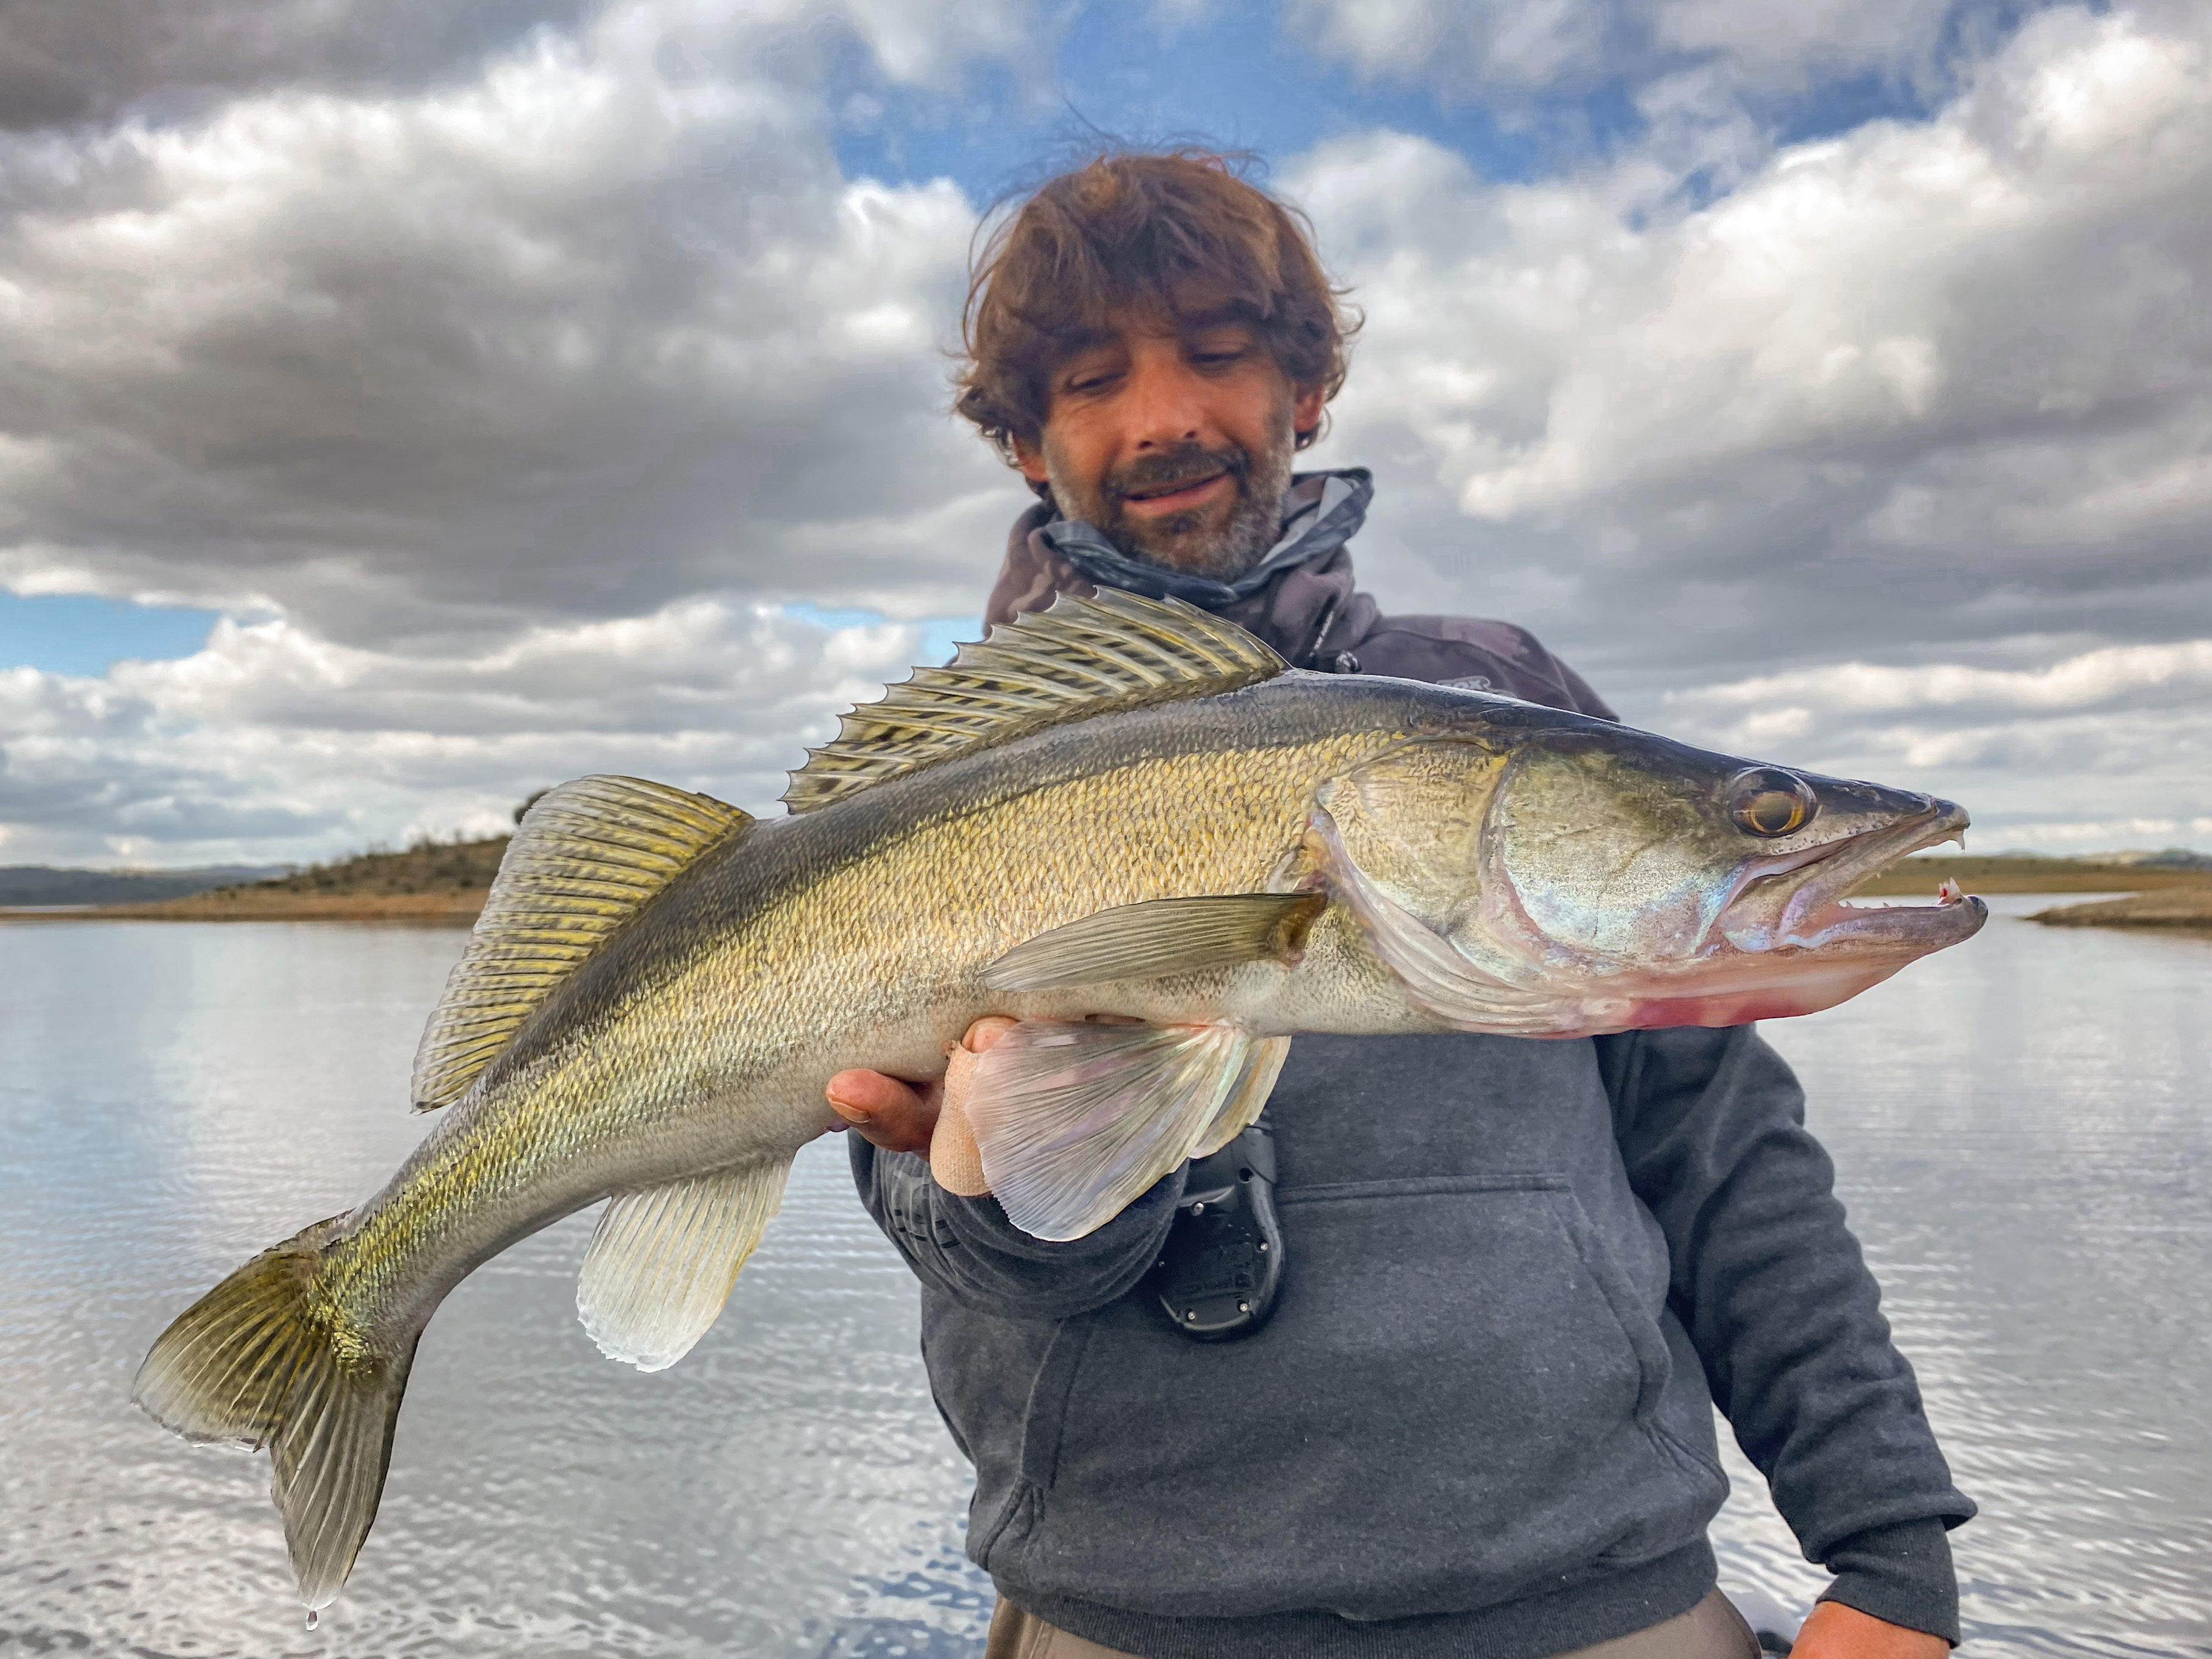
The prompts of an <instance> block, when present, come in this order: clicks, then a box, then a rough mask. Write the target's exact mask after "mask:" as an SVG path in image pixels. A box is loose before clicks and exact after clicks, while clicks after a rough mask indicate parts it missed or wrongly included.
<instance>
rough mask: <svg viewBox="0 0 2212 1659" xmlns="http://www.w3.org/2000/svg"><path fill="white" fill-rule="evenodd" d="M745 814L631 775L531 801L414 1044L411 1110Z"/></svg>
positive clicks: (476, 1058) (453, 1081) (430, 1099)
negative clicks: (462, 949) (442, 995)
mask: <svg viewBox="0 0 2212 1659" xmlns="http://www.w3.org/2000/svg"><path fill="white" fill-rule="evenodd" d="M752 821H753V820H752V817H751V815H750V813H746V812H741V811H738V809H737V808H736V807H734V806H726V805H723V804H722V803H721V802H720V801H718V800H716V799H714V798H713V797H711V796H708V795H693V794H687V793H684V791H683V790H681V789H671V787H668V785H666V784H665V783H647V782H646V781H644V780H643V779H641V778H610V777H592V778H578V779H577V780H576V781H574V782H573V783H564V784H562V786H561V787H559V788H557V789H554V790H550V791H548V792H547V793H546V794H545V795H544V798H543V799H540V800H539V801H538V804H537V805H535V806H533V807H532V808H531V809H530V812H529V815H528V816H527V817H525V818H524V819H523V821H522V827H521V829H519V830H517V831H516V832H515V837H514V840H513V842H510V843H509V844H508V846H507V856H506V857H504V858H503V859H501V860H500V865H499V874H498V875H497V876H496V877H495V878H494V879H493V881H492V884H491V896H490V897H489V899H487V900H486V901H485V902H484V908H483V915H481V916H479V917H478V918H477V926H476V932H475V933H473V934H472V935H471V937H470V939H469V948H468V949H467V951H465V952H464V953H463V954H462V957H461V959H460V961H459V963H457V964H455V966H454V969H453V973H452V975H450V976H449V977H448V978H447V981H446V994H445V998H444V1000H442V1001H441V1002H440V1003H439V1005H438V1012H436V1013H435V1014H433V1015H431V1016H430V1023H429V1024H428V1025H427V1026H425V1027H424V1028H423V1030H422V1044H421V1046H420V1047H418V1048H416V1051H415V1081H414V1089H413V1093H414V1099H415V1109H416V1111H418V1112H420V1111H428V1110H429V1109H431V1108H433V1107H435V1106H444V1105H447V1104H448V1103H451V1102H453V1101H456V1100H459V1098H460V1097H462V1096H463V1095H464V1094H465V1093H467V1092H468V1088H469V1085H471V1083H473V1082H475V1081H476V1080H477V1073H481V1072H482V1071H483V1068H484V1067H485V1066H487V1065H489V1063H490V1061H491V1057H492V1056H493V1055H494V1054H497V1053H498V1052H499V1051H500V1050H501V1048H505V1047H506V1046H507V1042H508V1040H509V1039H511V1038H512V1037H513V1036H514V1034H515V1032H517V1031H518V1030H520V1029H521V1028H522V1025H523V1023H524V1022H525V1021H526V1020H527V1019H528V1018H530V1016H531V1015H532V1014H533V1013H535V1012H538V1007H539V1006H540V1005H541V1004H543V1003H544V1000H545V999H546V998H547V997H548V996H550V994H552V991H553V987H555V986H556V985H558V984H560V983H561V981H562V980H564V979H566V978H568V975H571V974H573V973H574V972H575V971H576V969H577V968H578V967H579V966H580V965H581V964H582V963H583V961H584V959H585V958H586V957H588V956H590V955H591V954H592V951H596V950H598V949H599V946H600V945H601V944H602V943H604V942H605V939H606V937H607V935H608V934H610V933H613V932H614V930H615V929H616V928H617V927H621V926H622V924H623V922H625V921H629V919H630V917H631V916H633V915H636V914H637V911H638V909H639V908H640V907H641V906H642V905H643V904H644V903H645V902H646V901H647V899H649V898H651V897H652V896H653V895H654V894H655V893H658V892H659V891H660V890H661V889H662V888H664V887H665V886H667V885H668V884H669V883H670V882H671V881H673V880H674V879H675V878H677V876H678V874H680V873H681V872H683V871H684V870H685V869H687V868H689V867H690V865H691V864H692V863H693V862H695V861H696V860H697V859H698V858H699V857H700V855H701V854H703V853H705V852H706V851H708V848H713V847H716V846H719V845H720V843H721V842H725V841H726V840H728V839H729V838H730V837H731V836H734V835H738V834H739V833H741V832H742V831H743V830H744V829H745V827H746V826H747V825H748V824H750V823H752Z"/></svg>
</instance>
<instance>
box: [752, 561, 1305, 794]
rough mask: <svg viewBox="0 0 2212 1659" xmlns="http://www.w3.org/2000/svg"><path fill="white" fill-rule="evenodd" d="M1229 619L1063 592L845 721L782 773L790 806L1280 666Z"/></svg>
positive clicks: (1198, 693)
mask: <svg viewBox="0 0 2212 1659" xmlns="http://www.w3.org/2000/svg"><path fill="white" fill-rule="evenodd" d="M1287 667H1289V664H1287V663H1285V661H1284V660H1283V659H1281V658H1280V657H1279V656H1277V655H1276V654H1275V653H1273V651H1271V650H1269V649H1268V648H1267V646H1266V645H1264V644H1263V643H1261V641H1258V640H1256V639H1255V638H1254V637H1253V636H1252V635H1249V634H1248V633H1246V632H1245V631H1244V630H1243V629H1241V628H1239V627H1237V624H1236V623H1230V622H1224V621H1223V620H1222V619H1221V618H1220V617H1214V616H1209V615H1208V614H1207V613H1206V612H1205V611H1200V610H1199V609H1197V608H1196V607H1195V606H1194V605H1185V604H1183V603H1182V600H1180V599H1143V598H1140V597H1139V596H1138V595H1137V594H1134V593H1125V592H1121V591H1120V590H1119V589H1117V588H1111V587H1102V588H1100V589H1099V590H1098V592H1097V596H1096V597H1095V598H1092V599H1077V598H1076V597H1075V596H1074V595H1073V594H1070V593H1063V594H1061V595H1060V598H1059V599H1057V600H1056V601H1054V604H1053V605H1052V608H1051V609H1050V610H1048V611H1031V612H1030V613H1029V614H1027V615H1025V616H1020V617H1015V618H1014V620H1013V621H1012V622H1011V623H1002V624H1000V626H998V627H995V628H994V629H991V632H990V636H989V637H988V638H987V639H986V640H985V641H983V642H982V643H981V644H980V645H963V646H962V647H960V654H959V655H958V656H957V657H955V658H954V659H952V662H951V665H950V666H949V667H945V668H917V669H916V670H915V671H914V674H913V677H912V678H909V679H908V680H906V681H905V682H904V683H903V684H898V685H894V686H892V687H891V688H890V690H888V691H886V692H885V693H884V696H882V697H881V698H880V699H879V700H878V701H877V702H872V703H866V704H863V705H862V706H861V707H860V708H855V709H854V711H853V712H852V713H851V714H848V715H846V716H845V719H844V723H843V724H842V726H840V727H839V728H838V732H837V736H836V738H835V739H834V740H833V741H831V742H829V743H827V744H823V746H822V747H821V748H819V749H813V750H808V751H807V755H808V758H807V762H806V764H805V766H803V767H801V768H800V769H799V770H798V771H796V772H793V774H792V775H791V787H790V788H788V789H787V790H785V791H784V793H783V799H784V805H787V806H788V807H789V808H790V809H791V810H792V811H794V812H811V811H814V810H815V809H816V808H817V807H821V806H828V805H831V804H832V803H833V802H836V801H841V800H842V799H845V797H846V796H848V795H850V794H852V793H854V792H855V791H858V790H861V789H865V788H866V787H868V786H869V785H870V784H872V783H878V782H880V781H883V780H884V779H885V778H888V777H896V776H897V775H900V774H902V773H906V772H918V771H920V770H921V769H922V768H924V767H926V766H935V765H937V764H939V763H941V762H944V761H949V760H952V759H955V758H957V757H959V756H962V755H968V754H973V753H975V751H976V750H981V749H990V748H995V747H996V746H997V745H998V744H1002V743H1007V742H1011V741H1012V739H1013V738H1018V737H1024V736H1026V735H1027V734H1028V733H1030V732H1038V731H1042V730H1043V729H1044V728H1045V727H1046V726H1059V725H1061V724H1063V723H1065V722H1066V721H1069V720H1088V719H1089V718H1091V716H1092V715H1094V714H1108V713H1111V712H1113V711H1115V710H1117V709H1124V708H1143V707H1144V706H1146V704H1149V703H1157V702H1178V701H1180V700H1182V698H1185V697H1206V696H1213V695H1214V694H1216V693H1217V692H1222V691H1234V690H1237V688H1238V687H1239V686H1245V685H1250V684H1255V682H1257V681H1260V680H1267V679H1273V678H1274V677H1275V676H1276V675H1278V674H1279V673H1281V672H1283V671H1284V670H1285V669H1286V668H1287Z"/></svg>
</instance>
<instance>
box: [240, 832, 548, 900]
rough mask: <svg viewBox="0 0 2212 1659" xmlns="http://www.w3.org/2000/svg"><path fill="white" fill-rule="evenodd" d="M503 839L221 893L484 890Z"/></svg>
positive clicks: (356, 860)
mask: <svg viewBox="0 0 2212 1659" xmlns="http://www.w3.org/2000/svg"><path fill="white" fill-rule="evenodd" d="M507 839H508V838H507V836H487V837H486V838H485V839H483V841H418V842H416V843H415V844H414V845H413V846H412V847H410V848H407V850H406V851H405V852H404V853H356V854H354V856H353V857H351V858H349V859H338V860H335V861H334V862H332V863H330V864H311V865H309V866H307V868H306V869H304V870H295V871H294V872H291V873H290V874H289V875H279V876H276V877H275V878H273V879H261V880H257V881H253V882H252V883H239V884H233V885H231V886H228V887H226V888H224V889H222V890H223V891H226V892H237V893H240V894H245V893H320V894H337V893H344V894H361V893H367V894H374V895H376V896H389V895H394V894H418V893H462V892H477V891H481V890H489V888H490V886H491V878H492V877H493V876H494V875H495V874H497V873H498V871H499V861H500V860H501V858H503V857H504V856H505V855H506V854H507ZM263 873H264V876H265V875H266V873H267V872H263Z"/></svg>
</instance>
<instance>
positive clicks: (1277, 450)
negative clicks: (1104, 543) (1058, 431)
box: [1045, 410, 1297, 582]
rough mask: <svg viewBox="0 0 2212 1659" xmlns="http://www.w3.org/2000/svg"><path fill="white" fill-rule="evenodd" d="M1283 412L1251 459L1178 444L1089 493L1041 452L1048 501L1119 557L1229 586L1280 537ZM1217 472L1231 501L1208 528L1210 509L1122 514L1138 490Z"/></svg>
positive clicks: (1285, 452)
mask: <svg viewBox="0 0 2212 1659" xmlns="http://www.w3.org/2000/svg"><path fill="white" fill-rule="evenodd" d="M1288 413H1289V411H1288V410H1285V411H1284V414H1285V418H1284V419H1283V420H1282V422H1280V423H1279V431H1280V436H1279V438H1278V439H1276V440H1275V441H1271V442H1270V443H1269V444H1268V446H1267V448H1266V449H1264V450H1262V451H1261V452H1260V453H1257V454H1254V453H1249V452H1247V451H1245V450H1243V449H1240V448H1231V449H1219V450H1215V449H1206V448H1203V447H1200V446H1199V445H1197V444H1185V445H1183V446H1182V447H1180V448H1176V449H1172V450H1169V451H1167V452H1166V453H1162V454H1157V455H1148V456H1146V457H1145V458H1144V459H1141V460H1139V461H1135V462H1133V463H1131V464H1130V465H1128V466H1126V467H1124V468H1123V469H1122V470H1121V471H1120V472H1119V473H1117V474H1115V476H1114V477H1111V478H1109V479H1108V480H1107V481H1106V483H1105V484H1104V486H1103V488H1102V489H1100V490H1099V491H1098V492H1097V494H1095V495H1093V494H1090V493H1087V492H1085V490H1084V489H1081V488H1080V487H1079V486H1078V485H1077V484H1075V483H1073V482H1071V481H1070V480H1069V479H1068V478H1067V477H1066V475H1065V474H1064V473H1063V471H1061V469H1060V468H1059V467H1057V466H1054V465H1052V459H1053V458H1052V452H1051V450H1050V448H1049V447H1048V448H1047V449H1046V452H1045V461H1046V470H1047V474H1048V479H1049V481H1050V483H1051V485H1052V498H1053V501H1054V504H1055V505H1057V506H1058V507H1059V508H1060V512H1061V513H1064V514H1065V515H1066V516H1067V517H1068V518H1071V519H1081V520H1085V522H1087V523H1089V524H1091V526H1094V527H1096V528H1097V530H1098V531H1099V532H1100V533H1101V534H1103V536H1104V537H1105V538H1106V539H1107V540H1108V541H1109V542H1111V543H1112V544H1114V546H1115V548H1116V549H1117V550H1120V551H1121V554H1122V555H1123V556H1125V557H1127V558H1132V559H1138V560H1141V561H1142V562H1145V563H1146V564H1155V565H1158V566H1160V567H1161V568H1164V569H1167V570H1179V571H1182V572H1183V573H1185V574H1188V575H1194V576H1210V577H1212V579H1213V580H1216V581H1222V582H1232V581H1235V580H1237V578H1238V577H1239V576H1241V575H1243V574H1244V573H1245V572H1246V571H1248V570H1249V569H1251V568H1252V567H1253V566H1254V565H1255V564H1257V563H1259V562H1260V561H1261V559H1262V558H1264V557H1266V556H1267V550H1268V549H1269V548H1271V547H1273V545H1274V544H1275V542H1276V540H1277V538H1279V536H1280V535H1281V533H1282V525H1283V497H1284V496H1285V495H1287V494H1288V493H1289V491H1290V487H1291V456H1292V454H1293V453H1295V451H1296V449H1297V445H1296V443H1295V441H1294V440H1293V437H1292V435H1291V422H1290V420H1289V418H1288ZM1217 472H1226V473H1227V474H1228V477H1229V480H1230V482H1231V483H1232V484H1234V485H1235V486H1236V489H1237V501H1236V504H1235V506H1234V507H1232V508H1231V511H1230V514H1229V518H1228V520H1227V521H1226V522H1225V523H1220V524H1218V525H1210V524H1209V523H1208V520H1209V518H1210V517H1211V511H1212V510H1211V509H1208V508H1201V507H1194V508H1192V509H1191V510H1190V511H1189V512H1188V513H1170V514H1169V515H1167V516H1166V517H1164V518H1158V519H1146V520H1141V521H1139V520H1131V519H1130V518H1129V517H1128V516H1127V514H1126V513H1124V512H1123V511H1122V506H1121V504H1122V502H1123V501H1125V500H1126V499H1127V497H1128V496H1129V495H1132V494H1133V493H1135V492H1136V491H1138V490H1145V489H1160V488H1161V487H1162V486H1164V485H1167V484H1172V483H1180V482H1182V480H1184V479H1187V478H1205V477H1212V475H1213V474H1214V473H1217Z"/></svg>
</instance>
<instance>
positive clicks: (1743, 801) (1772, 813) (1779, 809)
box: [1729, 766, 1820, 841]
mask: <svg viewBox="0 0 2212 1659" xmlns="http://www.w3.org/2000/svg"><path fill="white" fill-rule="evenodd" d="M1817 811H1820V802H1819V801H1817V800H1815V799H1814V797H1813V789H1812V786H1811V785H1809V784H1808V783H1807V782H1806V781H1805V780H1804V779H1802V778H1801V777H1799V776H1797V775H1796V774H1795V773H1793V772H1785V771H1784V770H1783V769H1781V768H1780V767H1778V766H1754V767H1753V768H1751V769H1749V770H1748V771H1745V772H1739V773H1737V774H1736V775H1735V779H1734V781H1731V782H1730V784H1729V817H1732V818H1734V819H1735V827H1736V828H1737V829H1741V830H1743V831H1744V832H1745V833H1746V834H1747V835H1753V836H1761V837H1763V838H1765V840H1768V841H1771V840H1773V839H1774V838H1775V837H1776V836H1787V835H1790V834H1791V833H1793V832H1795V831H1796V830H1799V829H1803V828H1804V827H1805V826H1806V825H1807V824H1808V823H1811V822H1812V821H1813V815H1814V813H1815V812H1817Z"/></svg>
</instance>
